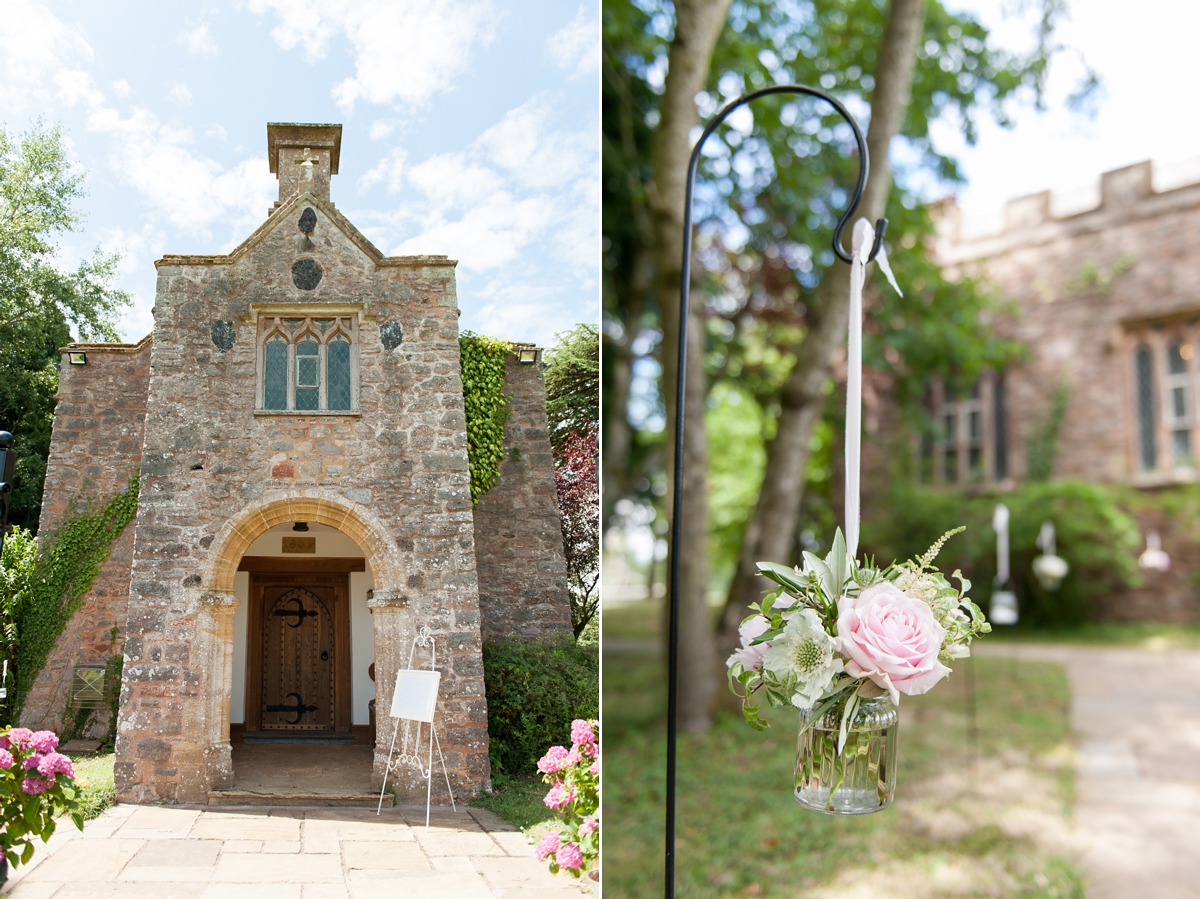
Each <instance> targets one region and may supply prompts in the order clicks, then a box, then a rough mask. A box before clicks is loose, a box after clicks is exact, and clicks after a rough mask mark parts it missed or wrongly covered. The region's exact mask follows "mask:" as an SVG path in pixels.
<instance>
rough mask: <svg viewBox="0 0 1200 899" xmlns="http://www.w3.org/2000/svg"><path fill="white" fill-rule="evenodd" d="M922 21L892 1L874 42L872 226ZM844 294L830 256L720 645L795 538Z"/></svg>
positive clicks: (863, 207)
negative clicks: (761, 571) (764, 571)
mask: <svg viewBox="0 0 1200 899" xmlns="http://www.w3.org/2000/svg"><path fill="white" fill-rule="evenodd" d="M924 23H925V0H892V5H891V10H890V11H889V15H888V22H887V27H886V28H885V30H884V33H883V42H882V44H881V45H880V48H879V67H878V69H877V70H876V72H875V92H874V95H873V96H872V97H871V122H870V126H869V127H868V128H867V152H868V153H869V154H870V158H871V171H870V175H869V176H868V178H867V184H866V189H865V190H864V192H863V197H862V202H861V203H860V204H859V207H858V210H857V212H856V213H855V218H858V217H862V218H865V219H867V220H868V221H870V222H871V223H872V225H873V224H874V223H875V221H876V220H877V219H879V218H880V217H882V216H883V214H884V210H885V209H886V207H887V197H888V191H889V189H890V187H891V183H892V178H891V167H890V165H889V164H888V148H889V147H890V146H891V142H892V138H893V137H895V136H896V134H897V133H898V132H899V130H900V123H901V121H902V119H903V118H904V110H905V108H906V107H907V105H908V98H909V90H910V88H911V86H912V74H913V66H914V65H915V64H916V51H917V43H918V42H919V40H920V38H921V32H922V30H923V28H924ZM849 230H850V229H847V231H849ZM849 292H850V266H849V265H846V264H844V263H842V262H841V261H838V260H835V261H834V263H833V267H832V268H830V269H829V271H828V272H827V273H826V275H825V278H824V279H823V281H822V282H821V286H820V288H819V289H818V294H819V297H820V302H819V303H817V304H816V309H814V310H813V311H812V312H811V313H810V315H811V316H812V318H811V325H810V330H809V333H808V335H807V336H806V338H805V340H804V343H803V344H802V346H801V347H800V350H799V352H798V354H797V359H796V367H795V368H794V369H793V370H792V373H791V375H790V376H789V378H788V380H787V383H786V384H785V385H784V387H783V391H782V393H781V395H780V412H779V427H778V431H777V433H776V436H775V438H774V439H773V440H772V441H771V443H770V444H768V446H767V465H766V472H765V475H764V478H763V486H762V489H761V490H760V492H759V495H758V502H757V503H756V504H755V507H754V512H753V515H752V516H751V518H750V521H749V522H748V523H747V526H746V533H745V536H744V537H743V539H742V548H741V552H740V553H739V556H738V565H737V571H736V573H735V574H734V578H733V584H732V585H731V586H730V590H729V597H728V599H727V600H726V603H725V611H724V613H723V615H722V619H721V637H720V645H721V648H722V650H725V649H731V648H732V646H733V644H734V643H736V640H737V626H738V624H739V623H740V622H741V620H742V619H743V618H744V617H745V616H746V615H747V614H748V613H749V609H748V608H747V607H748V606H749V605H750V603H752V602H757V601H758V599H759V598H760V597H761V596H762V595H763V593H764V588H763V582H762V580H761V579H759V578H758V577H757V576H756V572H757V568H755V563H756V562H759V561H761V560H770V561H783V560H784V559H786V558H787V556H788V553H789V551H790V550H791V547H792V542H793V540H794V539H795V533H796V526H797V522H798V519H799V516H800V503H801V501H802V500H803V498H804V470H805V467H806V466H807V463H808V455H809V445H810V444H811V442H812V433H813V427H814V426H815V425H816V423H817V420H818V419H819V418H820V416H821V412H822V408H823V406H824V404H825V395H824V393H823V392H822V389H821V388H822V385H823V384H824V383H825V380H826V378H828V377H829V373H830V368H831V366H832V359H833V353H834V350H836V349H837V347H838V346H840V345H841V343H842V341H844V340H845V339H846V331H847V327H848V325H849V318H848V316H849V304H848V302H847V297H848V295H849Z"/></svg>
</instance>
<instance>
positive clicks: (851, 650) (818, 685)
mask: <svg viewBox="0 0 1200 899" xmlns="http://www.w3.org/2000/svg"><path fill="white" fill-rule="evenodd" d="M962 530H963V528H957V529H955V530H953V531H949V532H948V533H946V534H944V535H943V536H942V537H941V538H940V539H939V540H938V541H937V542H936V543H934V544H933V546H931V547H930V548H929V550H928V551H927V552H926V553H925V554H924V555H922V556H920V557H919V558H917V559H914V560H910V561H907V562H902V563H899V564H896V563H893V564H891V565H889V566H888V567H887V568H877V567H875V566H874V565H873V564H872V563H869V562H865V563H863V564H859V563H858V562H857V561H856V560H855V559H853V558H851V557H850V555H849V553H848V552H847V550H846V541H845V538H844V537H843V536H842V532H841V531H840V530H839V531H838V532H837V535H836V536H835V537H834V541H833V547H832V549H831V551H830V553H829V555H827V556H826V557H825V558H824V559H821V558H819V557H818V556H816V555H814V554H813V553H808V552H806V553H804V564H803V565H802V566H801V567H799V568H788V567H787V566H784V565H776V564H774V563H772V562H759V563H758V568H759V571H760V572H761V573H762V574H763V575H764V576H765V577H767V578H770V579H771V580H772V581H774V582H775V583H776V584H778V585H779V586H778V588H777V589H775V590H774V591H772V592H771V593H769V594H768V595H767V596H765V597H764V598H763V599H762V601H761V602H759V603H756V604H755V605H753V606H751V608H752V609H753V610H754V614H752V615H751V616H750V617H748V618H747V619H746V620H745V621H743V622H742V624H741V628H740V635H741V646H740V647H739V648H738V649H737V650H736V651H735V652H734V653H733V655H731V656H730V657H729V660H728V661H727V662H726V665H727V667H728V669H729V686H730V689H732V690H733V691H734V692H735V693H737V694H738V695H739V696H741V697H742V710H743V713H744V715H745V718H746V723H747V724H749V725H750V726H751V727H753V728H755V729H756V730H763V729H765V728H766V727H767V724H766V722H765V721H763V720H762V718H760V717H759V714H758V708H759V706H758V704H757V702H752V701H751V697H752V696H754V694H756V693H759V692H760V691H761V694H762V695H764V696H765V697H766V699H767V702H768V703H769V704H770V705H773V706H777V707H780V706H795V707H796V708H798V709H801V710H802V711H805V712H811V714H809V715H806V718H807V720H808V722H809V725H810V726H811V724H812V723H815V722H817V721H818V720H821V718H822V717H823V716H824V715H825V714H826V713H827V712H829V711H831V710H834V711H840V715H841V732H840V738H839V742H838V747H837V751H838V753H839V754H840V753H841V751H842V748H843V747H844V745H845V742H846V738H847V728H848V725H849V722H851V721H852V720H854V714H855V711H856V710H857V707H858V704H859V700H860V699H872V698H877V697H881V696H883V695H885V694H887V695H888V696H889V697H890V698H891V700H892V702H894V703H899V701H900V694H901V693H904V694H906V695H909V696H912V695H917V694H921V693H926V692H928V691H929V690H930V689H932V688H933V687H934V685H936V684H937V683H938V682H939V681H940V680H941V679H942V678H944V677H945V676H946V675H948V674H949V673H950V666H951V664H952V663H953V662H954V660H955V659H960V658H965V657H966V656H968V655H970V648H971V641H972V639H973V638H975V637H977V636H979V635H980V634H986V633H988V632H989V631H990V630H991V625H989V624H988V623H987V621H986V620H984V617H983V613H982V612H981V611H980V610H979V607H978V606H977V605H975V603H974V602H972V601H971V600H970V599H969V598H967V595H966V594H967V591H968V590H970V589H971V584H970V582H969V581H967V580H966V579H964V578H963V577H962V574H961V573H960V572H958V571H955V572H954V574H953V575H951V577H952V578H953V579H955V580H957V581H958V583H959V586H957V587H956V586H954V585H953V584H952V583H950V581H949V580H947V579H946V578H945V577H944V576H943V575H942V574H941V573H940V572H939V571H938V570H937V569H936V568H934V567H933V560H934V559H935V558H936V557H937V554H938V552H939V551H940V550H941V548H942V545H943V544H944V543H945V542H946V540H948V539H949V538H950V537H951V536H953V535H954V534H957V533H958V532H959V531H962ZM801 733H803V730H802V731H801Z"/></svg>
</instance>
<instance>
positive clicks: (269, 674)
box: [246, 573, 350, 737]
mask: <svg viewBox="0 0 1200 899" xmlns="http://www.w3.org/2000/svg"><path fill="white" fill-rule="evenodd" d="M251 578H252V580H251V589H250V598H251V601H250V609H249V612H250V624H251V626H250V628H249V638H250V639H249V646H248V649H249V652H248V654H247V663H248V664H247V675H248V677H247V679H246V681H247V683H246V730H247V732H253V731H258V732H260V733H262V734H263V735H266V734H271V733H274V734H277V735H279V736H280V737H284V736H287V735H288V734H295V735H303V734H320V733H349V732H350V604H349V590H348V583H347V578H346V575H344V574H313V573H296V574H282V573H263V574H257V573H256V574H252V575H251Z"/></svg>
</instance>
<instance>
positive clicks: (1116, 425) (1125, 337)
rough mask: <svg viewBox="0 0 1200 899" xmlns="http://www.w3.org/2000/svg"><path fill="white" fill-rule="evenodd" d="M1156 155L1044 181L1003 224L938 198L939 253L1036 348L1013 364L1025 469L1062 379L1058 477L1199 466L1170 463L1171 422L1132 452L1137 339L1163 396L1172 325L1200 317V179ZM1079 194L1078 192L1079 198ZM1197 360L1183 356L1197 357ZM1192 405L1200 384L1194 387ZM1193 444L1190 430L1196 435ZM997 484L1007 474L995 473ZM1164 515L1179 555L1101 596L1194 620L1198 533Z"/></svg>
mask: <svg viewBox="0 0 1200 899" xmlns="http://www.w3.org/2000/svg"><path fill="white" fill-rule="evenodd" d="M1195 175H1196V172H1192V174H1191V178H1190V181H1189V180H1188V179H1186V178H1185V179H1183V180H1180V179H1179V178H1178V177H1176V176H1175V175H1173V174H1172V173H1170V172H1167V171H1165V170H1159V169H1157V168H1156V167H1155V166H1153V165H1152V164H1151V163H1149V162H1143V163H1138V164H1136V165H1132V166H1127V167H1125V168H1122V169H1117V170H1115V171H1111V172H1105V173H1104V174H1103V175H1102V176H1101V178H1100V180H1099V182H1098V184H1096V185H1093V189H1091V190H1088V191H1084V192H1083V193H1081V194H1077V195H1073V197H1074V198H1072V196H1065V195H1058V194H1051V193H1050V192H1048V191H1047V192H1043V193H1039V194H1033V195H1031V196H1027V197H1020V198H1017V199H1014V200H1011V201H1009V203H1008V204H1007V208H1006V210H1005V215H1004V219H1003V221H1004V224H1003V227H1001V228H1000V229H999V230H996V231H994V232H993V233H989V234H975V235H970V234H967V233H966V232H965V231H964V229H963V222H962V218H961V215H960V213H959V211H958V209H957V207H956V206H955V205H954V203H953V201H945V202H943V203H942V204H940V205H939V206H938V208H937V213H938V215H939V217H940V226H939V239H938V242H937V253H938V256H939V257H940V259H941V260H942V261H943V262H944V263H946V264H947V265H948V266H949V271H950V272H951V273H952V274H953V273H954V272H955V271H964V272H972V273H976V274H982V275H984V276H985V277H986V278H987V279H988V280H989V281H990V282H991V283H992V284H993V285H994V286H995V287H996V288H997V289H998V293H999V294H1000V296H1001V297H1002V298H1003V299H1006V300H1013V301H1015V302H1016V304H1017V307H1018V309H1019V314H1018V316H1017V317H1016V318H1015V319H1013V318H1008V317H1001V318H999V319H998V320H997V330H998V331H999V333H1001V334H1002V335H1004V336H1006V337H1011V338H1015V339H1017V340H1020V341H1021V342H1023V343H1024V344H1025V345H1026V346H1027V347H1028V348H1029V358H1028V359H1027V360H1026V361H1025V362H1024V363H1022V364H1018V365H1014V366H1011V367H1010V368H1009V369H1008V370H1006V372H1005V383H1006V386H1007V399H1008V422H1007V423H1008V433H1009V441H1008V458H1009V472H1010V476H1011V478H1012V479H1013V480H1014V481H1019V480H1020V479H1021V478H1022V477H1024V475H1025V473H1026V470H1027V467H1028V460H1027V446H1028V442H1029V438H1030V436H1031V435H1032V434H1033V433H1034V432H1035V431H1036V430H1037V429H1038V428H1040V427H1041V426H1042V425H1043V423H1044V422H1045V421H1046V420H1047V417H1048V415H1049V414H1050V410H1051V407H1052V397H1053V394H1054V392H1055V389H1056V388H1057V387H1058V386H1059V385H1065V386H1066V387H1067V388H1068V389H1069V391H1070V398H1069V401H1068V404H1067V409H1066V416H1065V419H1064V421H1063V425H1062V430H1061V432H1060V435H1059V442H1058V450H1057V454H1056V456H1055V462H1054V470H1053V477H1054V478H1056V479H1063V478H1070V479H1080V480H1087V481H1092V482H1101V483H1110V484H1129V485H1131V486H1133V487H1135V488H1137V489H1141V490H1150V491H1168V492H1169V491H1171V490H1173V489H1178V486H1179V485H1181V484H1185V483H1191V482H1194V481H1196V480H1197V478H1198V477H1200V472H1198V471H1197V469H1196V467H1195V465H1194V463H1193V464H1183V465H1179V464H1173V463H1172V462H1171V460H1170V458H1169V456H1168V452H1167V450H1166V447H1167V446H1168V441H1169V435H1168V432H1167V431H1166V429H1165V427H1164V426H1163V425H1162V423H1161V415H1160V416H1159V418H1160V422H1159V427H1158V429H1157V441H1158V449H1159V465H1158V466H1157V467H1156V468H1155V469H1154V470H1151V471H1143V470H1142V469H1141V466H1140V465H1139V462H1138V456H1137V444H1136V434H1137V418H1136V406H1135V403H1134V396H1133V394H1134V372H1133V359H1132V354H1133V348H1134V346H1135V345H1136V344H1137V343H1139V342H1141V341H1146V342H1147V343H1149V344H1150V345H1151V346H1152V347H1153V349H1154V358H1155V388H1156V398H1155V401H1156V403H1161V402H1163V400H1164V396H1163V387H1162V385H1163V380H1162V378H1163V375H1164V374H1165V368H1166V363H1165V358H1164V357H1165V346H1166V341H1167V339H1168V335H1171V334H1182V335H1188V336H1187V339H1189V340H1192V341H1194V340H1195V339H1196V335H1197V334H1198V333H1200V331H1197V323H1200V267H1197V266H1196V264H1195V247H1196V245H1197V242H1198V241H1200V184H1197V183H1195ZM1079 197H1082V198H1083V202H1080V201H1079ZM1196 364H1197V361H1196V360H1193V361H1192V362H1190V363H1189V366H1190V367H1192V368H1193V369H1194V366H1195V365H1196ZM1191 403H1192V405H1193V407H1195V404H1196V397H1195V395H1194V394H1193V396H1192V398H1191ZM1193 447H1195V437H1193ZM996 486H999V487H1000V488H1001V489H1003V488H1005V487H1006V486H1011V484H1009V485H996ZM1142 518H1143V519H1145V520H1140V521H1139V525H1140V526H1141V527H1142V528H1143V530H1144V528H1146V527H1150V526H1157V527H1159V529H1160V530H1161V531H1162V535H1163V540H1164V546H1165V547H1166V548H1167V551H1168V552H1169V553H1170V554H1171V556H1172V559H1173V561H1174V564H1173V565H1172V569H1171V571H1170V572H1167V573H1165V574H1150V575H1147V585H1146V586H1145V587H1144V588H1142V589H1139V590H1136V591H1132V592H1129V593H1122V594H1121V595H1118V596H1112V597H1099V598H1097V614H1098V615H1099V616H1101V617H1105V618H1112V619H1131V618H1136V619H1143V620H1146V619H1149V620H1167V621H1200V602H1198V601H1197V591H1196V587H1195V586H1194V585H1193V584H1192V583H1191V581H1190V578H1191V576H1192V574H1193V572H1194V571H1196V570H1197V567H1200V556H1198V555H1197V552H1196V550H1195V547H1194V545H1193V541H1191V540H1190V539H1189V538H1188V537H1187V535H1185V534H1175V533H1172V528H1171V525H1170V524H1169V523H1168V522H1166V521H1164V522H1162V523H1159V524H1156V523H1155V521H1154V520H1153V515H1152V514H1149V513H1147V514H1145V515H1142Z"/></svg>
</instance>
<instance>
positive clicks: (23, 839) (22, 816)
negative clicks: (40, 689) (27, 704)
mask: <svg viewBox="0 0 1200 899" xmlns="http://www.w3.org/2000/svg"><path fill="white" fill-rule="evenodd" d="M57 749H58V737H57V736H55V735H54V733H53V732H51V731H48V730H39V731H31V730H29V729H28V728H24V727H13V728H8V729H6V730H4V731H3V732H2V733H0V821H2V823H3V826H4V831H3V833H0V847H3V850H4V856H5V858H6V859H7V860H8V863H9V864H10V865H12V866H13V867H14V868H15V867H17V866H18V865H22V864H27V863H28V862H29V860H30V859H31V858H33V851H34V844H33V838H34V837H35V836H36V837H41V839H42V842H45V841H46V840H49V839H50V837H51V836H52V835H53V834H54V828H55V820H54V816H55V815H56V814H61V813H62V812H64V811H65V812H67V813H68V814H70V816H71V820H72V821H73V822H75V826H76V827H78V828H79V829H80V830H83V814H82V813H81V812H80V809H79V803H78V800H77V796H78V790H77V788H76V786H75V767H74V766H73V765H72V764H71V760H70V759H69V758H67V757H66V756H65V755H62V754H61V753H59V752H58V751H57Z"/></svg>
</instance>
